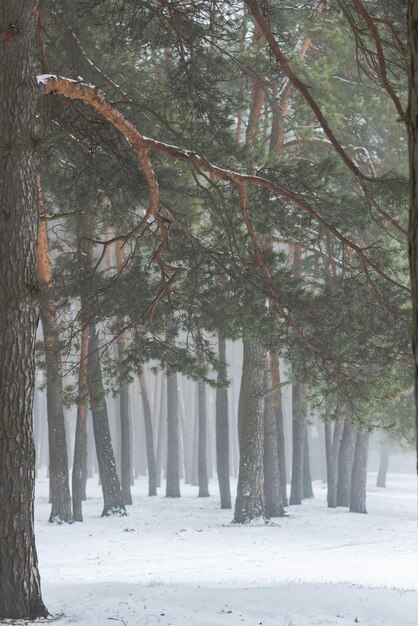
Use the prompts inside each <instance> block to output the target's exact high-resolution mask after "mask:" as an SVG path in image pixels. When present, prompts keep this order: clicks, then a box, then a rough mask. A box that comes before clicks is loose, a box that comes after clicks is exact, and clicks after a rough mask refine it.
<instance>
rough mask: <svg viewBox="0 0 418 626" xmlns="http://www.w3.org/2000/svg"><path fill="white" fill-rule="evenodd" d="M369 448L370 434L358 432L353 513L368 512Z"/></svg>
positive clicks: (351, 499)
mask: <svg viewBox="0 0 418 626" xmlns="http://www.w3.org/2000/svg"><path fill="white" fill-rule="evenodd" d="M368 450H369V435H368V434H367V433H357V437H356V448H355V452H354V464H353V475H352V478H351V495H350V511H351V512H352V513H367V508H366V484H367V456H368Z"/></svg>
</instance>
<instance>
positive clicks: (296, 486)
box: [289, 383, 305, 504]
mask: <svg viewBox="0 0 418 626" xmlns="http://www.w3.org/2000/svg"><path fill="white" fill-rule="evenodd" d="M292 410H293V419H292V442H293V451H292V482H291V485H290V500H289V504H302V498H303V457H304V448H305V401H304V389H303V385H301V384H300V383H297V384H295V385H292Z"/></svg>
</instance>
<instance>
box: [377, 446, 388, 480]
mask: <svg viewBox="0 0 418 626" xmlns="http://www.w3.org/2000/svg"><path fill="white" fill-rule="evenodd" d="M388 467H389V447H388V446H386V445H383V446H382V448H381V450H380V463H379V471H378V473H377V480H376V487H386V476H387V473H388Z"/></svg>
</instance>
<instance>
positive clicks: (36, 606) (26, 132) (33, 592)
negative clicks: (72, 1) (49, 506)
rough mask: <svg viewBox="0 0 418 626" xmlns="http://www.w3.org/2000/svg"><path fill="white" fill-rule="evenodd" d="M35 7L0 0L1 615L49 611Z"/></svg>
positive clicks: (20, 0) (25, 0) (28, 0)
mask: <svg viewBox="0 0 418 626" xmlns="http://www.w3.org/2000/svg"><path fill="white" fill-rule="evenodd" d="M37 9H38V2H37V1H34V0H3V2H2V11H1V12H0V33H1V39H2V43H1V45H0V94H1V98H0V145H1V149H0V150H1V153H0V156H1V158H0V268H1V271H0V328H1V333H0V432H1V436H0V459H1V463H0V509H1V515H0V618H12V619H19V618H27V619H35V618H37V617H46V615H47V614H48V612H47V610H46V608H45V606H44V604H43V602H42V597H41V588H40V579H39V573H38V559H37V555H36V548H35V536H34V529H33V501H34V487H35V485H34V481H35V447H34V441H33V424H32V408H33V393H34V387H35V363H34V351H35V335H36V327H37V323H38V295H39V289H38V286H37V280H36V240H37V236H38V207H37V199H36V180H35V160H34V152H33V151H34V142H33V138H32V132H33V128H34V125H35V111H36V104H37V99H38V96H37V87H36V82H35V76H34V68H35V33H36V18H37ZM12 25H17V26H12ZM17 27H18V28H19V30H18V31H17V30H15V29H17Z"/></svg>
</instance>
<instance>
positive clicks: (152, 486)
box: [139, 373, 157, 496]
mask: <svg viewBox="0 0 418 626" xmlns="http://www.w3.org/2000/svg"><path fill="white" fill-rule="evenodd" d="M139 387H140V389H141V399H142V408H143V412H144V425H145V441H146V445H147V463H148V495H149V496H156V495H157V468H156V463H155V452H154V435H153V430H152V419H151V407H150V404H149V399H148V391H147V383H146V380H145V375H144V374H143V373H142V374H140V376H139Z"/></svg>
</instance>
